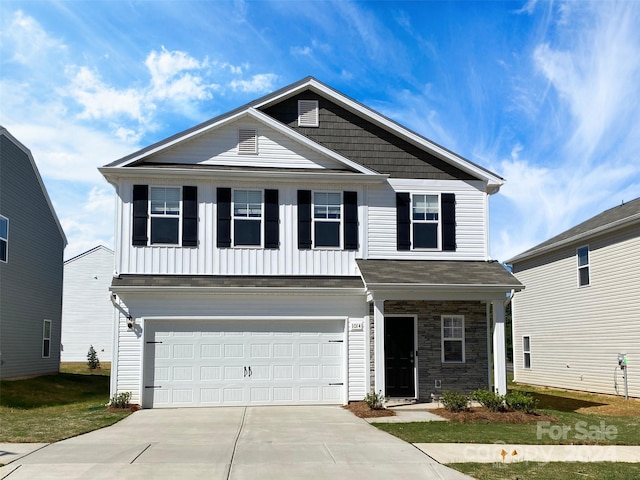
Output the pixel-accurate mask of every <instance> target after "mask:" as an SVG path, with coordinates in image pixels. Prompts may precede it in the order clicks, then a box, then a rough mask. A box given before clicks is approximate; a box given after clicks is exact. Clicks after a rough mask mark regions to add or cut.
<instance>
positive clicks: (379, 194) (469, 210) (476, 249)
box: [366, 178, 489, 260]
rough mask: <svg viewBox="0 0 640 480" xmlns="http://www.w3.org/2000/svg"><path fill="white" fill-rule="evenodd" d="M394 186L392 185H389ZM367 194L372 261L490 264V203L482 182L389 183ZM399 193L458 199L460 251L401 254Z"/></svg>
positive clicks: (393, 180)
mask: <svg viewBox="0 0 640 480" xmlns="http://www.w3.org/2000/svg"><path fill="white" fill-rule="evenodd" d="M389 184H390V185H389ZM389 184H381V185H372V186H370V187H369V188H368V191H367V204H368V212H369V215H368V219H367V225H368V226H367V237H366V240H367V249H368V258H370V259H385V258H388V259H394V260H400V259H404V260H410V259H413V260H418V259H421V260H488V259H489V248H488V233H487V230H488V228H489V226H488V211H487V208H488V200H487V194H486V193H485V192H484V184H483V183H482V182H458V181H451V180H408V179H393V178H392V179H389ZM396 192H412V193H414V194H421V193H422V194H442V193H453V194H455V196H456V250H455V251H452V252H442V251H435V250H433V251H429V250H411V251H398V249H397V244H396Z"/></svg>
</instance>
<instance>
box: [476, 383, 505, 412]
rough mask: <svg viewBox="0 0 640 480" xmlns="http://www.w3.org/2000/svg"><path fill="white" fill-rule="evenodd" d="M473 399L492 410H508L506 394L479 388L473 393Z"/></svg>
mask: <svg viewBox="0 0 640 480" xmlns="http://www.w3.org/2000/svg"><path fill="white" fill-rule="evenodd" d="M471 399H472V400H475V401H476V402H478V403H479V404H480V405H482V406H483V407H485V408H486V409H487V410H489V411H490V412H504V411H505V410H506V406H505V403H504V402H505V397H504V395H498V394H497V393H496V392H492V391H491V390H487V389H484V388H479V389H478V390H476V391H474V392H473V393H472V394H471Z"/></svg>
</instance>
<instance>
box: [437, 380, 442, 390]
mask: <svg viewBox="0 0 640 480" xmlns="http://www.w3.org/2000/svg"><path fill="white" fill-rule="evenodd" d="M436 388H442V380H436Z"/></svg>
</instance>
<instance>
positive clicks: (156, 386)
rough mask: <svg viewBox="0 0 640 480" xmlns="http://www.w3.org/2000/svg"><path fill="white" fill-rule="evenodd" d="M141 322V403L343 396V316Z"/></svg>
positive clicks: (336, 400) (277, 401) (203, 403)
mask: <svg viewBox="0 0 640 480" xmlns="http://www.w3.org/2000/svg"><path fill="white" fill-rule="evenodd" d="M146 330H147V336H148V338H147V340H148V341H147V342H145V347H146V352H145V371H146V372H150V375H146V376H145V377H146V378H145V386H148V388H145V401H144V403H145V406H156V407H162V406H165V407H170V406H206V405H208V406H212V405H267V404H301V403H302V404H304V403H307V404H308V403H341V401H342V398H343V394H344V386H343V384H344V380H343V376H344V373H343V372H344V366H343V365H344V361H343V357H344V343H342V341H343V338H344V333H343V330H344V322H338V321H330V322H327V321H317V322H295V323H292V322H290V321H282V322H267V321H264V322H259V321H246V322H190V321H179V320H178V321H174V322H171V323H169V322H149V324H148V325H147V328H146ZM332 383H335V384H336V385H330V384H332Z"/></svg>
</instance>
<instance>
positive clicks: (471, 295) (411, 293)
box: [367, 284, 524, 301]
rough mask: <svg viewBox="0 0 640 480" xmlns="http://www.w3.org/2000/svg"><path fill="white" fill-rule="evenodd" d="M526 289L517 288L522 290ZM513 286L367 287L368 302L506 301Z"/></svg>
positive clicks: (379, 285)
mask: <svg viewBox="0 0 640 480" xmlns="http://www.w3.org/2000/svg"><path fill="white" fill-rule="evenodd" d="M522 288H524V287H521V288H517V290H521V289H522ZM512 290H514V287H513V285H491V286H487V285H420V286H416V285H415V284H413V285H407V284H393V285H385V284H376V285H368V286H367V301H373V300H425V301H429V300H434V301H436V300H437V301H440V300H469V301H489V300H505V299H506V294H507V293H508V292H510V291H512Z"/></svg>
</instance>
